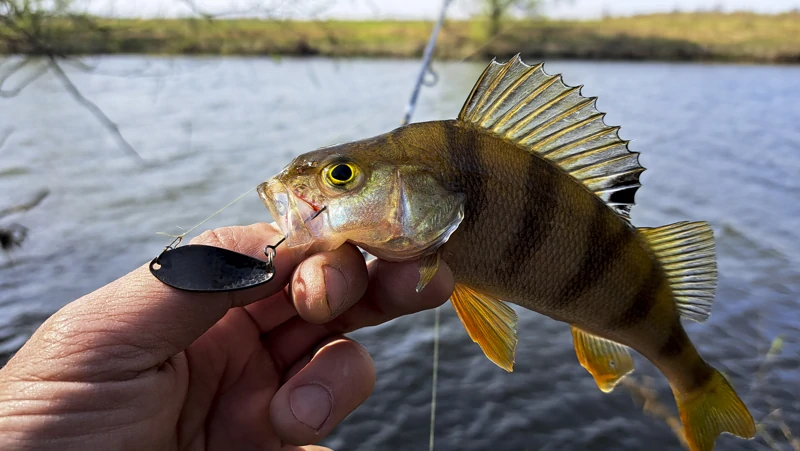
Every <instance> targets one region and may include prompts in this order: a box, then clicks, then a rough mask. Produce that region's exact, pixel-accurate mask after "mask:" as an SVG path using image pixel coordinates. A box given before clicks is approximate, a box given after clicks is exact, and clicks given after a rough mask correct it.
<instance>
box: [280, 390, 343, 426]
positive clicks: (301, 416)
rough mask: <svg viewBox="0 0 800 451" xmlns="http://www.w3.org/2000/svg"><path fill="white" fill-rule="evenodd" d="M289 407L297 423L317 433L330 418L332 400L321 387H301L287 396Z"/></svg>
mask: <svg viewBox="0 0 800 451" xmlns="http://www.w3.org/2000/svg"><path fill="white" fill-rule="evenodd" d="M289 406H290V407H291V409H292V415H294V417H295V418H296V419H297V421H299V422H301V423H303V424H304V425H306V426H308V427H310V428H311V429H313V430H314V431H318V430H319V429H320V428H321V427H322V425H323V424H325V421H327V420H328V417H330V416H331V409H332V408H333V398H332V396H331V392H330V390H328V389H327V388H325V387H323V386H322V385H319V384H308V385H301V386H299V387H297V388H295V389H294V390H292V393H291V394H290V395H289Z"/></svg>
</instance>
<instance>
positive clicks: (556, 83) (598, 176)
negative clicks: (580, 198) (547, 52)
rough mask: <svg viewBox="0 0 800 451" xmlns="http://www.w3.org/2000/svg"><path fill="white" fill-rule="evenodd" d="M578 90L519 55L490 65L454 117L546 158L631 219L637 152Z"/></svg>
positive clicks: (593, 101) (636, 176)
mask: <svg viewBox="0 0 800 451" xmlns="http://www.w3.org/2000/svg"><path fill="white" fill-rule="evenodd" d="M580 89H581V87H580V86H577V87H570V86H567V85H565V84H564V82H563V81H562V79H561V75H547V74H546V73H545V72H544V70H543V69H542V64H539V65H536V66H528V65H527V64H525V63H523V62H522V60H520V58H519V55H517V56H515V57H514V58H512V59H511V60H510V61H509V62H507V63H505V64H500V63H497V62H494V61H492V62H491V64H489V67H487V68H486V70H485V71H484V72H483V74H482V75H481V77H480V78H479V79H478V82H477V83H476V84H475V87H474V88H472V92H471V93H470V95H469V98H467V101H466V103H465V104H464V106H463V108H462V109H461V113H459V115H458V119H459V120H461V121H463V122H467V123H470V124H472V125H474V126H476V127H478V128H480V129H483V130H485V131H487V132H489V133H490V134H492V135H494V136H497V137H499V138H502V139H504V140H507V141H509V142H513V143H515V144H517V145H518V146H520V147H522V148H524V149H526V150H528V151H530V152H532V153H535V154H536V155H539V156H540V157H542V158H545V159H546V160H548V161H550V162H551V163H553V164H555V165H556V166H558V167H560V168H561V169H563V170H564V171H565V172H567V173H569V174H570V175H572V176H573V177H574V178H576V179H577V180H579V181H580V182H581V183H583V185H584V186H586V187H587V188H588V189H589V190H590V191H592V192H593V193H595V194H596V195H597V196H599V197H600V198H601V199H603V201H605V203H606V204H607V205H608V206H609V207H611V208H613V209H614V210H615V211H616V212H617V213H619V215H620V216H622V217H623V218H625V219H628V220H629V219H630V210H631V207H633V205H634V194H635V193H636V190H637V189H638V188H639V186H641V185H640V184H639V174H641V173H642V171H644V168H643V167H642V166H640V165H639V159H638V155H639V154H638V153H636V152H630V151H629V150H628V142H627V141H623V140H621V139H620V138H619V135H618V134H617V131H618V130H619V127H609V126H607V125H606V124H605V123H604V122H603V116H605V114H604V113H601V112H599V111H598V110H597V108H596V107H595V102H596V100H597V99H596V98H594V97H591V98H587V97H583V96H582V95H581V93H580Z"/></svg>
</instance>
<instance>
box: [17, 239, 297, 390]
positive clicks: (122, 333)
mask: <svg viewBox="0 0 800 451" xmlns="http://www.w3.org/2000/svg"><path fill="white" fill-rule="evenodd" d="M282 236H283V235H282V234H281V232H280V231H279V230H278V229H277V227H275V226H274V225H271V224H263V223H261V224H254V225H250V226H241V227H225V228H221V229H217V230H215V231H211V232H206V233H203V234H202V235H200V236H199V237H197V238H196V239H194V240H192V242H193V243H196V244H207V245H211V246H217V247H224V248H227V249H230V250H233V251H235V252H239V253H242V254H246V255H249V256H251V257H254V258H259V259H262V260H264V259H266V257H265V256H264V254H263V249H264V246H265V245H266V244H271V243H274V242H276V241H277V240H278V239H280V238H281V237H282ZM302 258H303V255H298V254H297V253H294V252H291V251H289V250H288V249H287V248H286V247H285V246H281V247H279V248H278V252H277V255H276V257H275V260H274V263H275V267H276V275H275V278H274V279H273V280H272V281H271V282H270V283H267V284H264V285H261V286H258V287H255V288H251V289H248V290H243V291H236V292H227V293H190V292H185V291H180V290H177V289H175V288H172V287H169V286H167V285H164V284H163V283H161V282H160V281H159V280H158V279H156V278H155V277H153V275H152V274H150V271H149V268H148V267H147V265H145V266H142V267H140V268H138V269H136V270H134V271H133V272H131V273H130V274H128V275H127V276H124V277H122V278H120V279H118V280H116V281H114V282H112V283H110V284H108V285H106V286H105V287H103V288H100V289H99V290H97V291H95V292H93V293H90V294H88V295H86V296H84V297H83V298H81V299H79V300H77V301H75V302H73V303H71V304H69V305H67V306H66V307H64V308H63V309H61V310H60V311H59V312H57V313H56V314H55V315H53V317H51V318H50V319H48V320H47V321H46V322H45V323H44V324H43V325H42V327H41V328H40V329H39V331H37V332H36V334H34V336H33V337H32V338H31V341H30V342H29V344H28V345H26V347H28V348H30V347H36V348H38V350H39V352H41V351H42V350H45V352H47V353H50V354H52V355H51V356H47V357H49V358H51V359H53V364H54V368H53V369H54V371H59V372H60V374H62V375H63V373H64V372H67V373H69V374H71V375H73V374H76V372H80V376H81V377H82V378H83V379H82V380H86V378H87V377H88V378H104V377H109V376H110V374H109V373H129V372H138V371H144V370H147V369H150V368H152V367H154V366H158V365H160V364H162V363H163V362H164V361H166V360H167V359H168V358H170V357H172V356H173V355H175V354H177V353H179V352H181V351H183V350H184V349H186V348H187V347H188V346H189V345H190V344H191V343H192V342H193V341H194V340H196V339H197V338H198V337H200V336H201V335H202V334H203V333H204V332H205V331H207V330H208V329H209V328H211V326H213V325H214V324H215V323H216V322H217V321H219V320H220V319H221V318H222V317H223V316H224V315H225V313H226V312H227V311H228V309H230V308H232V307H239V306H243V305H247V304H249V303H252V302H254V301H257V300H260V299H264V298H267V297H269V296H272V295H273V294H275V293H277V292H279V291H281V290H282V289H283V287H284V286H285V285H286V282H287V281H288V280H289V278H290V277H291V274H292V271H293V270H294V268H295V267H296V266H297V264H298V263H299V262H300V261H301V259H302ZM37 340H38V341H39V346H37ZM42 340H44V341H42ZM54 343H55V344H57V345H55V346H54V345H53V344H54ZM24 350H25V348H23V349H22V350H20V352H21V353H22V352H24ZM64 356H69V357H68V358H63V359H62V357H64ZM110 357H111V358H110ZM60 359H62V360H64V361H63V363H62V364H58V363H59V362H60ZM76 360H78V361H77V362H76ZM87 373H90V374H87Z"/></svg>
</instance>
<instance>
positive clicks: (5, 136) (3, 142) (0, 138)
mask: <svg viewBox="0 0 800 451" xmlns="http://www.w3.org/2000/svg"><path fill="white" fill-rule="evenodd" d="M12 133H14V129H13V128H9V129H6V131H5V132H3V135H2V136H0V150H3V146H5V145H6V141H8V138H10V137H11V134H12Z"/></svg>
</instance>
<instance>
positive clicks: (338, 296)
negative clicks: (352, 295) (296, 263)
mask: <svg viewBox="0 0 800 451" xmlns="http://www.w3.org/2000/svg"><path fill="white" fill-rule="evenodd" d="M322 271H323V272H324V273H325V293H326V298H327V300H328V308H330V310H331V314H335V313H336V312H338V311H339V309H340V308H341V307H342V304H343V303H344V299H345V298H346V297H347V280H345V278H344V274H342V272H341V271H339V269H338V268H334V267H333V266H323V267H322Z"/></svg>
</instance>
